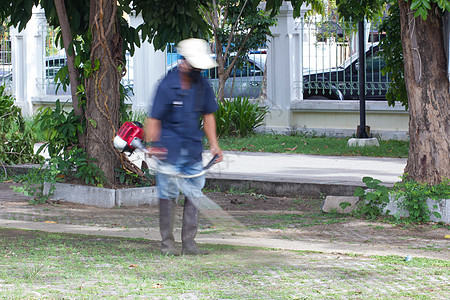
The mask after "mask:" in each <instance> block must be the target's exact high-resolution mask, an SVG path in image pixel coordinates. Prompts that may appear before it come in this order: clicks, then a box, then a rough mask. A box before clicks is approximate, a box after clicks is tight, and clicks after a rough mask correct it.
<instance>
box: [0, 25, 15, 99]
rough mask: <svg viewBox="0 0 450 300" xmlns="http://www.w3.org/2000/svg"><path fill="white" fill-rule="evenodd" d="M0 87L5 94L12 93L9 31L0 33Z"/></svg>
mask: <svg viewBox="0 0 450 300" xmlns="http://www.w3.org/2000/svg"><path fill="white" fill-rule="evenodd" d="M0 34H1V35H0V85H4V86H5V91H6V92H7V93H12V80H13V78H12V64H11V39H10V36H9V31H8V30H6V31H3V32H1V33H0Z"/></svg>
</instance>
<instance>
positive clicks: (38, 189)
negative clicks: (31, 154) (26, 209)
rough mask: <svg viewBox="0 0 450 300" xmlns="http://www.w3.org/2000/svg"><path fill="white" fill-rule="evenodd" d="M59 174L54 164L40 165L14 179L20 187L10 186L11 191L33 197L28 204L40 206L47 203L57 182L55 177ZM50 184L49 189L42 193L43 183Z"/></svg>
mask: <svg viewBox="0 0 450 300" xmlns="http://www.w3.org/2000/svg"><path fill="white" fill-rule="evenodd" d="M59 173H60V171H59V170H58V168H57V166H56V165H55V164H49V165H48V167H47V166H46V165H45V164H41V165H40V166H39V167H38V168H32V169H30V171H29V172H28V173H26V174H24V175H18V176H16V177H15V181H17V182H20V183H21V184H22V186H18V187H17V186H12V188H13V190H14V191H15V192H18V193H22V194H24V195H25V196H29V197H33V198H32V199H31V200H30V204H42V203H45V202H47V201H48V199H49V198H50V197H51V196H52V195H53V193H54V190H55V186H54V183H55V182H56V181H58V177H57V175H58V174H59ZM45 182H47V183H49V184H50V189H49V190H48V191H47V192H46V193H44V183H45Z"/></svg>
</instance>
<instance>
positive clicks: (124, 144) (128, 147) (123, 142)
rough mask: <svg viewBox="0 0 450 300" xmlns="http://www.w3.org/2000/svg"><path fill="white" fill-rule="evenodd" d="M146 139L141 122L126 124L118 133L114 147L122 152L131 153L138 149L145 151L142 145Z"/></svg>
mask: <svg viewBox="0 0 450 300" xmlns="http://www.w3.org/2000/svg"><path fill="white" fill-rule="evenodd" d="M143 139H144V129H143V126H142V124H141V123H139V122H125V123H123V124H122V126H121V127H120V128H119V130H118V131H117V135H116V137H115V138H114V147H116V148H117V149H119V150H120V151H122V152H124V151H126V152H130V154H131V153H133V151H134V150H135V149H136V148H138V149H145V147H144V145H143V144H142V140H143Z"/></svg>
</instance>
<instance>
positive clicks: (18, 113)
mask: <svg viewBox="0 0 450 300" xmlns="http://www.w3.org/2000/svg"><path fill="white" fill-rule="evenodd" d="M0 136H1V138H2V142H1V143H0V163H5V164H10V165H15V164H23V163H35V162H38V161H40V160H42V157H40V156H36V155H35V154H34V136H33V134H32V132H31V130H30V129H29V128H28V127H27V126H26V124H25V120H24V119H23V117H22V110H21V109H20V108H19V107H17V106H15V105H14V98H13V97H12V96H10V95H7V94H5V86H0Z"/></svg>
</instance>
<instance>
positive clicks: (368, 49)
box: [298, 17, 389, 100]
mask: <svg viewBox="0 0 450 300" xmlns="http://www.w3.org/2000/svg"><path fill="white" fill-rule="evenodd" d="M300 24H301V28H302V32H303V35H302V36H303V80H302V82H301V83H300V82H299V83H298V85H299V86H301V88H302V90H303V98H304V99H317V98H319V99H339V100H343V99H358V97H359V91H358V86H359V78H358V73H359V68H360V66H359V63H358V39H357V25H356V23H354V22H337V21H333V20H321V19H319V18H311V17H310V18H305V19H302V20H301V22H300ZM378 28H379V23H366V24H365V33H366V37H367V40H366V44H365V53H366V62H365V66H364V67H365V70H366V98H367V99H369V100H370V99H372V100H385V95H386V92H387V89H388V87H389V76H388V74H383V72H382V69H383V68H384V62H383V60H382V58H381V56H380V53H381V51H382V49H381V48H380V43H379V42H380V40H381V39H382V38H383V33H380V32H379V30H378Z"/></svg>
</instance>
